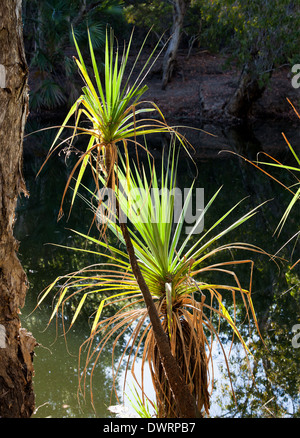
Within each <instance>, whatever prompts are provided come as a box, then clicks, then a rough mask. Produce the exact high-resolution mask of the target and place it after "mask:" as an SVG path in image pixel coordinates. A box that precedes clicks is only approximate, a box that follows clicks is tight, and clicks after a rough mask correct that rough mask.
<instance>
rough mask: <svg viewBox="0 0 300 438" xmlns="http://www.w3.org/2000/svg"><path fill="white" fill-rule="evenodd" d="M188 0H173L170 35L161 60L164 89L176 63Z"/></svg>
mask: <svg viewBox="0 0 300 438" xmlns="http://www.w3.org/2000/svg"><path fill="white" fill-rule="evenodd" d="M189 3H190V0H175V1H174V2H173V28H172V36H171V39H170V42H169V45H168V48H167V51H166V53H165V56H164V60H163V77H162V89H163V90H164V89H165V88H166V86H167V84H168V82H169V81H170V80H171V78H172V75H173V71H174V66H175V63H176V57H177V51H178V47H179V43H180V38H181V32H182V26H183V20H184V17H185V13H186V10H187V8H188V5H189Z"/></svg>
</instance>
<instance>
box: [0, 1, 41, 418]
mask: <svg viewBox="0 0 300 438" xmlns="http://www.w3.org/2000/svg"><path fill="white" fill-rule="evenodd" d="M0 29H1V31H0V47H1V52H0V105H1V116H0V151H1V153H0V417H3V418H7V417H10V418H20V417H30V416H31V414H32V412H33V410H34V393H33V388H32V375H33V364H32V356H33V349H34V347H35V340H34V338H33V337H32V335H31V334H30V333H28V332H27V331H26V330H25V329H23V328H21V324H20V319H19V313H20V308H22V307H23V305H24V302H25V296H26V291H27V287H28V285H27V279H26V275H25V272H24V270H23V268H22V266H21V264H20V262H19V260H18V257H17V254H16V252H17V249H18V242H17V241H16V240H15V238H14V236H13V226H14V217H15V208H16V203H17V198H18V196H19V194H20V193H21V192H23V193H25V194H26V188H25V183H24V180H23V176H22V152H23V133H24V125H25V121H26V118H27V112H28V94H27V77H28V69H27V64H26V60H25V54H24V49H23V33H22V15H21V2H20V1H17V0H2V2H1V5H0Z"/></svg>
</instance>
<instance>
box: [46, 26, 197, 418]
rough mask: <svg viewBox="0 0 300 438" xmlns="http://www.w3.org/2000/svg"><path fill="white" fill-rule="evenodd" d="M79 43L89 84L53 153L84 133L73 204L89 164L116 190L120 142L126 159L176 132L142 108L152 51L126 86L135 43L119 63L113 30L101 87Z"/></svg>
mask: <svg viewBox="0 0 300 438" xmlns="http://www.w3.org/2000/svg"><path fill="white" fill-rule="evenodd" d="M74 41H75V45H76V49H77V52H78V56H79V59H76V63H77V65H78V67H79V70H80V72H81V75H82V77H83V80H84V81H85V86H84V87H83V94H82V95H81V96H80V97H79V98H78V99H77V101H76V102H75V103H74V105H73V106H72V108H71V109H70V111H69V113H68V115H67V117H66V119H65V121H64V123H63V124H62V126H61V128H60V129H59V131H58V133H57V136H56V138H55V140H54V143H53V145H52V147H51V149H50V154H49V156H50V155H51V154H52V153H53V152H54V151H55V150H56V149H57V148H58V147H60V146H61V145H62V144H64V143H66V142H69V143H71V144H72V142H73V139H74V138H75V136H78V135H81V134H82V135H87V136H88V144H87V148H86V151H85V152H84V153H83V154H82V155H81V157H80V158H79V160H78V161H77V163H76V164H75V166H74V168H73V170H72V172H71V174H70V177H69V180H68V182H67V184H66V188H65V192H64V195H63V200H64V197H65V193H66V190H67V188H68V187H69V184H70V182H71V180H72V178H73V176H74V174H75V172H76V171H77V170H78V169H79V172H78V175H77V182H76V185H75V189H74V194H73V199H72V205H73V202H74V199H75V197H76V194H77V191H78V187H79V185H80V183H81V181H82V177H83V175H84V173H85V170H86V167H87V165H88V164H90V168H91V169H93V170H94V177H95V183H96V187H97V188H98V176H99V174H100V173H101V171H102V170H104V172H105V178H106V181H105V184H106V185H107V186H108V187H109V188H112V189H114V188H115V182H116V181H115V173H114V170H115V165H116V164H117V157H118V144H119V143H123V146H124V149H125V156H126V157H127V158H128V143H129V142H132V143H133V144H134V145H135V147H137V146H138V145H139V143H138V142H137V140H136V138H137V137H138V136H141V135H142V136H145V135H147V134H152V133H155V132H156V133H157V132H160V133H162V132H167V133H169V132H170V131H172V129H171V128H170V127H169V126H168V125H167V124H166V123H165V120H164V118H163V116H162V114H161V112H160V111H159V109H158V108H157V107H156V106H155V105H154V104H153V103H150V105H149V102H148V107H145V105H144V104H145V103H144V104H143V105H142V102H140V98H141V96H142V95H143V94H144V93H145V91H146V89H147V87H146V86H143V85H142V82H143V79H144V74H145V73H146V69H147V68H148V67H149V63H150V60H151V58H152V56H153V53H152V54H151V56H150V57H149V59H148V61H147V62H146V63H145V64H144V67H143V69H142V71H141V72H140V74H139V75H138V77H137V78H136V79H135V81H134V83H133V85H129V78H131V77H132V76H131V75H132V71H133V70H131V73H130V75H129V78H128V79H127V81H126V82H125V85H124V84H123V79H124V73H125V67H126V65H127V61H128V56H129V49H130V45H131V41H132V39H130V41H129V44H128V47H127V49H125V47H124V50H123V54H122V57H121V60H119V51H118V49H117V51H116V53H114V36H113V32H112V31H111V33H110V38H108V35H107V37H106V48H105V75H104V84H102V81H101V78H100V75H99V71H98V68H97V63H96V59H95V55H94V50H93V46H92V42H91V39H90V38H89V46H90V53H91V61H92V67H93V73H94V77H95V82H96V84H95V85H94V83H93V81H92V79H91V78H90V76H89V74H88V70H87V67H86V65H85V63H84V60H83V57H82V55H81V52H80V49H79V47H78V45H77V43H76V39H75V37H74ZM141 50H142V49H141ZM140 53H141V51H140V52H139V54H138V57H139V55H140ZM138 57H137V59H138ZM137 59H136V61H135V63H134V66H135V65H136V62H137ZM155 110H157V111H158V112H159V115H160V116H161V120H154V119H144V118H142V115H143V114H145V113H147V112H149V111H155ZM72 116H74V117H75V124H74V126H73V127H72V129H73V133H72V135H71V136H70V137H69V138H67V139H66V140H63V141H62V142H60V143H59V144H58V145H57V141H58V139H59V137H60V135H61V133H62V131H63V130H64V129H65V128H67V127H68V125H67V124H68V122H69V120H70V118H71V117H72ZM83 117H84V118H85V120H87V121H88V122H89V123H90V126H88V127H82V126H80V121H81V119H82V118H83ZM175 135H176V136H177V138H178V139H179V140H180V142H181V144H182V145H183V146H185V144H186V143H185V141H184V140H183V139H182V137H181V136H180V135H179V134H177V133H176V134H175ZM55 145H56V146H55ZM62 202H63V201H62ZM61 214H62V207H61V210H60V215H61ZM121 232H122V235H123V237H124V240H125V243H126V248H127V251H128V254H129V258H130V264H131V267H132V271H133V273H134V276H135V278H136V281H137V283H138V285H139V288H140V290H141V291H142V293H143V298H144V300H145V303H146V306H147V309H148V312H149V316H150V319H151V323H152V325H153V329H154V332H155V336H156V342H157V345H158V348H159V352H160V357H161V360H162V362H163V366H164V368H165V370H166V374H167V375H168V379H169V383H170V386H171V387H172V390H173V391H174V393H175V394H176V397H177V398H178V399H181V401H182V402H181V409H182V415H183V416H195V415H197V411H196V407H195V402H194V399H193V398H192V397H191V395H190V392H189V391H188V388H187V387H186V385H185V382H184V381H183V380H182V376H181V374H180V369H179V367H178V364H177V363H176V361H174V357H173V356H172V354H171V351H170V348H169V345H168V341H167V339H166V337H165V333H164V331H163V328H162V327H161V324H160V320H159V317H158V314H157V310H156V308H155V306H154V303H153V300H152V297H151V294H150V292H149V290H148V287H147V284H146V282H145V280H144V278H143V276H142V274H141V271H140V268H139V265H138V263H137V260H136V256H135V252H134V248H133V245H132V241H131V238H130V235H129V233H128V230H127V227H126V224H124V223H122V224H121Z"/></svg>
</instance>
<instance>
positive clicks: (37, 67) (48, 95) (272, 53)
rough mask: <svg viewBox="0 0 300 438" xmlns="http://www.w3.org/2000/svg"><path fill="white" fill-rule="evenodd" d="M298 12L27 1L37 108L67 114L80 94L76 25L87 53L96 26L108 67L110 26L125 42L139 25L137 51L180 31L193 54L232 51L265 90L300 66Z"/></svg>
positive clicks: (276, 7) (139, 0)
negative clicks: (276, 76)
mask: <svg viewBox="0 0 300 438" xmlns="http://www.w3.org/2000/svg"><path fill="white" fill-rule="evenodd" d="M299 8H300V6H299V2H298V1H290V0H254V1H247V0H174V1H171V0H162V1H161V0H100V1H87V0H64V1H63V0H43V1H38V0H23V21H24V39H25V47H26V54H27V62H28V64H29V67H30V98H31V111H40V110H43V111H45V110H53V109H57V108H59V107H64V109H66V106H68V105H69V104H70V103H71V102H74V100H75V98H76V97H77V96H78V93H79V86H80V82H78V81H80V78H78V74H77V69H76V67H75V63H74V62H73V59H72V56H73V55H74V54H75V52H74V44H73V39H72V32H71V29H72V27H74V30H75V35H76V38H77V40H78V42H79V45H80V47H82V48H84V47H87V44H86V43H87V32H86V29H87V27H88V28H89V30H90V33H91V35H92V39H93V44H94V47H95V48H96V50H97V52H98V53H97V55H98V59H99V60H100V62H101V58H102V56H103V48H104V40H105V31H106V28H107V26H111V27H113V29H114V31H115V34H116V37H117V39H118V40H119V42H120V43H122V42H123V40H124V39H125V40H126V39H127V38H128V37H129V35H130V32H131V30H132V28H133V27H134V28H135V38H134V42H135V44H136V46H137V47H140V43H141V41H142V40H143V38H144V37H145V35H146V33H147V32H148V31H149V29H150V28H152V32H151V37H150V38H149V39H148V44H149V46H151V44H153V47H154V44H155V43H157V41H158V38H159V37H161V35H164V37H163V40H162V43H163V42H164V43H167V42H168V41H169V39H170V38H171V35H172V34H173V32H174V30H175V28H176V26H179V33H180V43H179V48H180V50H182V51H184V52H186V54H187V56H190V55H191V53H192V50H197V49H200V48H201V49H202V50H203V49H206V50H209V51H212V52H214V53H216V54H218V53H220V54H221V53H222V54H224V53H226V54H227V55H229V57H228V59H229V62H232V61H234V62H236V64H237V66H238V67H240V69H241V72H245V71H247V72H248V71H249V70H250V75H251V78H252V79H254V80H255V81H256V79H257V78H258V80H257V81H256V82H257V87H258V90H262V91H263V90H264V88H265V86H266V83H267V82H268V80H269V78H270V76H271V74H272V72H273V71H274V69H276V68H278V67H280V66H282V65H291V66H292V65H294V64H295V63H297V62H300V58H299V34H298V29H299V24H300V18H299V17H300V14H299ZM179 18H181V19H182V20H179ZM169 43H171V39H170V41H169ZM149 48H150V47H149ZM175 57H176V53H175Z"/></svg>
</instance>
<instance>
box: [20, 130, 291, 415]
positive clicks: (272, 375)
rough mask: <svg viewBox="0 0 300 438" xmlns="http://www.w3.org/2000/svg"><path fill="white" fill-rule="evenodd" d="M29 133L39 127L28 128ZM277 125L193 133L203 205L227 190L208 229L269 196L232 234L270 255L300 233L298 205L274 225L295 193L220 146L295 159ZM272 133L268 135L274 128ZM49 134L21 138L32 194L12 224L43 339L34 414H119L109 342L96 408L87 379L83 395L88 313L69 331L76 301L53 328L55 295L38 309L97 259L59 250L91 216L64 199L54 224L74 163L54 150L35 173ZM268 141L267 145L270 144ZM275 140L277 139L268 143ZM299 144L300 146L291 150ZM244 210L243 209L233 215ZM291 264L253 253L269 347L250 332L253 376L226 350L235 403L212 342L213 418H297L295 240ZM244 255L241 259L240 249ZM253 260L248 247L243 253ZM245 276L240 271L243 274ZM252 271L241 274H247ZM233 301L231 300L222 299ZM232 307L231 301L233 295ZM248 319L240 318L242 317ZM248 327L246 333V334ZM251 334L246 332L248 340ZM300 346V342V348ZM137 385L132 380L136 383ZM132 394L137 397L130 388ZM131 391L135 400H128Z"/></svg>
mask: <svg viewBox="0 0 300 438" xmlns="http://www.w3.org/2000/svg"><path fill="white" fill-rule="evenodd" d="M28 130H29V131H32V130H34V127H32V126H30V127H29V128H28ZM270 130H271V132H272V135H273V137H274V138H276V141H275V140H274V142H273V148H272V144H271V145H270V144H269V146H268V145H267V142H266V143H265V144H263V143H262V142H261V141H259V140H257V139H256V137H255V135H254V134H253V133H251V135H249V133H245V129H235V130H230V131H226V132H222V133H221V136H220V135H218V137H217V138H209V137H207V136H205V135H202V134H201V135H200V134H199V135H198V137H197V136H196V137H197V138H196V140H195V139H193V140H192V142H193V144H196V143H195V141H196V142H197V148H196V150H197V153H196V154H195V161H196V162H197V166H198V176H197V181H196V186H197V187H201V188H204V193H205V202H207V201H208V200H209V199H210V197H211V196H212V195H213V194H214V193H215V192H216V191H217V189H218V188H219V187H220V186H223V187H222V190H221V192H220V194H219V196H218V198H217V201H215V203H214V204H213V206H212V207H211V209H210V211H209V212H208V214H207V216H206V217H205V227H208V226H211V225H212V224H213V223H214V222H215V221H216V220H217V219H218V218H219V217H221V216H222V214H224V213H225V212H226V211H227V210H228V209H229V208H231V207H232V206H233V205H235V203H236V202H238V201H240V200H241V199H243V198H245V197H247V198H246V199H245V201H244V202H243V203H242V204H241V206H240V207H239V209H238V211H237V212H236V213H234V214H233V216H232V222H233V221H234V220H235V219H237V218H238V217H240V216H241V215H242V214H244V213H245V212H246V211H248V210H250V209H251V208H253V207H255V206H257V205H258V204H261V203H262V202H264V201H266V200H268V201H269V202H267V203H266V204H264V205H263V207H262V208H261V209H260V210H259V214H257V215H256V216H255V217H254V218H251V220H250V221H249V222H247V223H246V224H244V225H243V226H242V227H241V228H238V229H236V230H235V231H234V233H233V234H231V235H230V236H228V237H227V241H226V242H225V241H222V243H229V242H230V241H243V242H247V243H251V244H254V245H257V246H259V247H261V248H263V249H264V250H265V251H267V252H269V253H271V254H274V253H276V252H277V251H278V250H279V249H280V248H281V247H282V245H283V244H284V243H285V242H286V241H287V240H288V239H289V238H290V237H291V236H292V235H293V234H294V233H296V232H297V231H298V230H299V207H298V210H296V209H294V210H293V211H292V214H291V216H290V217H289V220H288V223H287V225H286V227H285V229H284V230H283V233H282V234H281V235H280V236H279V237H278V236H274V230H275V229H276V226H277V224H278V221H279V220H280V218H281V215H282V214H283V212H284V209H285V208H286V206H287V205H288V202H289V200H290V198H289V197H288V196H287V192H286V191H285V190H284V189H283V188H282V187H280V186H279V185H278V184H276V183H274V182H273V181H271V180H270V179H269V178H267V177H266V176H265V175H264V174H262V173H261V172H259V171H257V170H256V169H254V168H253V167H252V166H251V165H249V164H247V163H245V162H244V161H243V160H241V159H239V158H238V157H237V156H236V155H232V154H229V153H222V154H218V152H219V150H220V149H224V150H225V149H226V150H227V149H230V150H234V151H238V152H239V153H241V154H243V155H247V156H249V157H250V158H251V159H253V157H254V156H255V154H256V153H257V152H258V151H260V150H266V148H267V151H268V152H272V151H273V152H274V154H276V156H277V157H279V158H280V159H283V160H285V161H288V160H290V159H291V157H290V156H289V152H288V150H287V148H286V146H285V143H284V140H283V139H282V138H280V135H278V133H279V132H280V130H279V128H278V126H276V127H275V126H273V127H271V128H270V126H268V127H266V130H265V132H270ZM291 132H292V133H293V134H294V138H296V139H297V138H298V139H299V135H298V132H297V131H296V130H295V129H294V128H293V127H292V128H291ZM267 137H268V138H269V140H270V136H269V134H267ZM51 138H53V133H51V132H50V131H44V132H43V133H39V134H37V135H34V136H31V137H29V138H28V139H26V140H25V156H24V173H25V179H26V182H27V187H28V190H29V192H30V197H29V198H28V199H25V198H21V199H20V201H19V204H18V209H17V221H16V226H15V235H16V238H17V239H18V240H19V241H20V250H19V253H20V254H19V256H20V259H21V262H22V264H23V266H24V269H25V270H26V273H27V276H28V280H29V283H30V287H29V290H28V295H27V300H26V305H25V308H24V309H23V310H22V324H23V326H24V327H26V328H27V329H28V330H29V331H31V332H32V333H33V335H34V336H35V338H36V340H37V342H38V343H39V344H40V345H39V346H38V347H37V348H36V351H35V353H36V355H35V358H34V367H35V377H34V388H35V393H36V412H35V414H34V416H33V417H36V418H44V417H52V418H62V417H69V418H72V417H73V418H75V417H77V418H79V417H85V418H87V417H98V418H108V417H114V414H113V413H111V412H110V411H109V410H108V407H109V406H110V405H115V404H117V399H116V396H115V395H114V394H113V395H112V394H111V388H112V379H113V376H112V371H111V365H112V359H111V355H112V344H110V345H107V349H106V350H105V351H104V353H103V355H102V356H101V361H99V362H98V364H97V367H96V370H95V373H94V377H93V399H94V408H95V409H93V407H92V405H91V403H90V389H91V388H90V387H89V385H88V382H87V387H86V394H85V398H84V397H83V395H82V394H81V393H78V375H79V373H80V369H79V366H78V351H79V348H80V345H81V344H82V342H83V341H84V340H85V339H86V338H87V336H88V334H89V330H90V326H89V315H90V313H92V311H93V309H90V313H88V312H86V313H82V315H81V317H80V318H79V319H78V321H77V323H76V324H75V325H74V326H73V327H72V329H71V330H70V331H69V332H68V333H67V335H66V337H65V336H63V324H65V325H66V326H67V325H68V322H70V318H72V314H73V313H72V312H74V308H66V309H65V312H64V314H63V318H59V319H58V320H57V321H55V320H54V321H53V322H52V323H51V324H50V325H49V326H48V321H49V317H50V315H51V313H52V304H53V303H52V301H51V299H48V300H46V301H45V302H44V303H43V304H42V305H41V307H40V308H38V309H36V310H35V306H36V303H37V298H38V295H39V294H40V293H41V292H42V290H43V289H44V288H45V287H47V286H48V285H49V284H50V283H51V282H53V281H54V280H55V279H56V278H57V277H58V276H60V275H64V274H67V273H69V272H73V271H76V270H78V269H79V268H80V267H84V266H88V265H90V264H92V263H95V262H96V261H97V260H95V256H94V255H90V256H88V255H86V254H83V253H81V255H80V256H79V255H78V253H75V252H74V251H72V250H67V249H64V248H62V247H58V246H55V245H53V244H58V245H66V246H78V247H80V246H81V245H83V244H84V242H82V241H81V240H80V239H79V238H78V236H75V235H74V233H72V231H71V229H74V230H77V231H80V232H83V233H87V232H88V230H89V227H90V223H91V219H92V213H91V212H90V211H89V209H88V208H87V206H86V204H84V203H83V202H81V201H80V200H77V201H76V203H75V207H74V209H73V211H72V214H71V216H70V218H69V219H68V205H69V204H68V202H69V200H68V199H67V201H66V205H65V213H66V214H65V216H64V217H63V218H62V219H61V220H60V221H59V222H58V221H57V216H58V211H59V208H60V202H61V197H62V193H63V190H64V186H65V183H66V180H67V177H68V175H69V172H70V169H71V168H72V158H71V159H66V157H65V156H64V155H63V154H62V155H61V156H60V157H58V156H55V157H53V158H52V159H51V160H50V161H49V162H48V163H47V165H46V166H45V168H44V169H43V171H42V173H41V174H40V176H39V177H38V178H36V174H37V172H38V170H39V168H40V166H41V164H42V163H43V161H44V158H45V153H46V151H47V149H48V147H49V144H50V143H51ZM269 143H270V142H269ZM271 143H272V142H271ZM296 146H299V141H298V144H297V145H295V144H294V147H295V148H296ZM152 150H153V153H154V154H156V155H157V157H159V155H160V154H161V144H160V142H157V143H156V144H155V145H154V146H152ZM194 172H195V168H194V166H193V164H192V163H191V161H190V160H189V159H188V158H187V157H186V156H183V157H182V159H181V160H180V166H179V182H178V184H179V185H180V186H181V187H188V186H189V185H190V183H191V181H192V179H193V177H194V175H195V173H194ZM277 176H280V177H282V178H281V179H285V182H286V183H289V184H293V183H294V182H295V181H294V179H293V177H292V176H291V175H286V174H285V175H280V174H279V173H278V174H277ZM235 214H236V215H238V216H235ZM280 255H281V256H282V257H284V258H285V259H286V260H287V262H282V263H280V264H279V266H277V265H276V264H275V263H273V262H272V261H270V260H269V258H268V257H263V256H259V257H257V256H255V255H253V258H254V261H255V268H254V278H253V302H254V307H255V310H256V314H257V318H258V321H259V325H260V328H261V332H262V335H263V338H264V340H265V342H266V344H267V346H268V349H269V350H266V348H265V347H264V346H263V344H262V342H261V341H260V340H259V338H258V337H257V336H255V335H254V336H253V337H252V338H251V339H252V341H253V344H252V347H253V352H254V356H253V358H252V359H251V367H252V372H253V375H254V377H255V383H254V381H253V380H252V378H251V376H250V375H249V372H248V371H247V365H246V362H245V359H244V355H243V351H242V348H241V347H240V346H239V345H238V344H236V345H234V347H233V349H232V352H231V354H230V373H231V379H232V385H233V388H234V391H235V397H236V403H235V402H234V399H233V397H232V395H231V391H230V380H229V378H228V372H227V368H226V363H225V360H224V357H223V354H222V352H221V351H220V349H219V348H217V347H216V348H215V349H214V388H213V392H212V398H211V416H212V417H265V416H268V417H270V416H284V417H291V416H293V417H299V416H300V401H299V395H300V394H299V391H300V348H295V345H294V346H293V344H292V338H293V336H294V335H293V332H292V330H293V327H294V326H295V325H296V324H299V323H300V285H299V278H300V277H299V268H295V269H293V270H292V271H290V270H289V266H291V264H292V263H293V261H296V260H297V257H298V258H299V245H298V246H297V245H295V241H292V242H291V243H290V244H289V245H287V246H285V247H284V249H283V250H282V251H281V252H280ZM240 257H245V256H243V255H242V256H240ZM247 257H249V254H248V255H247ZM241 275H243V273H242V274H241ZM247 275H249V271H247V272H245V276H247ZM226 303H227V302H226ZM228 305H229V306H230V304H229V301H228ZM241 323H242V321H241ZM246 333H248V332H246V330H245V336H246ZM231 338H232V333H231V332H230V329H229V328H228V327H227V328H224V329H222V335H221V339H222V342H223V345H224V348H225V350H226V351H227V352H228V351H229V346H230V344H231ZM246 339H247V338H246ZM125 342H126V339H125V338H124V339H123V338H121V339H120V342H119V343H118V347H117V349H116V351H115V354H116V360H117V357H118V356H119V357H120V355H121V354H122V352H123V351H122V349H123V348H124V345H125ZM296 347H297V345H296ZM123 378H124V369H123V370H121V372H120V375H119V379H118V383H117V388H116V389H117V393H118V397H120V400H121V401H122V400H123ZM145 380H146V382H147V383H148V384H147V385H146V392H147V395H148V396H149V397H150V398H152V397H154V395H153V390H152V387H151V384H150V378H149V377H148V378H147V377H146V379H145ZM131 387H132V386H131ZM125 392H126V395H128V396H130V397H131V393H130V388H128V387H127V388H126V390H125ZM126 395H125V405H126V406H127V407H128V408H129V412H130V413H131V414H132V413H133V412H134V411H133V409H132V408H131V406H130V403H129V401H128V399H127V398H126ZM131 398H132V397H131Z"/></svg>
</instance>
